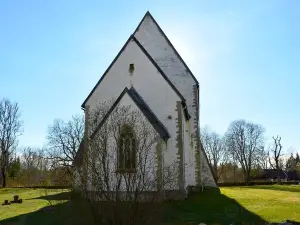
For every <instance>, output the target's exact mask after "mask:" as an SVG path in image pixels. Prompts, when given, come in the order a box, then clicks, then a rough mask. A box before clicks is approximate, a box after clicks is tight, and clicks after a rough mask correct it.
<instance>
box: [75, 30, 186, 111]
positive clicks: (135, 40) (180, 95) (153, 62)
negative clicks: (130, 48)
mask: <svg viewBox="0 0 300 225" xmlns="http://www.w3.org/2000/svg"><path fill="white" fill-rule="evenodd" d="M131 40H132V41H134V42H135V43H136V44H137V45H138V46H139V47H140V49H141V50H142V51H143V53H145V55H146V56H147V57H148V59H149V60H150V61H151V62H152V64H153V65H154V66H155V67H156V68H157V70H158V71H159V72H160V74H161V75H162V76H163V78H164V79H165V80H166V81H167V83H168V84H169V85H170V86H171V87H172V89H173V90H174V91H175V92H176V94H177V95H178V96H179V97H180V99H181V100H182V102H183V103H185V101H186V100H185V98H184V97H183V96H182V94H181V93H180V92H179V91H178V89H177V88H176V87H175V86H174V84H173V83H172V82H171V81H170V80H169V78H168V77H167V76H166V75H165V73H164V72H163V71H162V69H161V68H160V67H159V66H158V65H157V63H156V62H155V61H154V60H153V58H152V57H151V56H150V55H149V53H148V52H147V51H146V50H145V48H144V47H143V46H142V45H141V44H140V43H139V41H138V40H137V39H136V38H135V37H134V36H133V35H131V36H130V37H129V39H128V40H127V41H126V43H125V45H124V46H123V47H122V49H121V50H120V52H119V53H118V55H117V56H116V57H115V59H114V60H113V61H112V63H111V64H110V65H109V67H108V68H107V69H106V71H105V72H104V74H103V75H102V77H101V78H100V80H99V81H98V82H97V84H96V85H95V87H94V88H93V90H92V91H91V92H90V94H89V95H88V97H87V98H86V99H85V100H84V102H83V103H82V105H81V107H82V108H85V104H86V102H87V101H88V100H89V98H90V97H91V95H92V94H93V92H94V91H95V90H96V88H97V87H98V85H99V84H100V83H101V81H102V80H103V78H104V77H105V75H106V74H107V73H108V71H109V70H110V68H111V67H112V66H113V65H114V63H115V62H116V60H117V59H118V58H119V56H120V55H121V53H122V52H123V51H124V50H125V48H126V46H127V45H128V43H129V42H130V41H131Z"/></svg>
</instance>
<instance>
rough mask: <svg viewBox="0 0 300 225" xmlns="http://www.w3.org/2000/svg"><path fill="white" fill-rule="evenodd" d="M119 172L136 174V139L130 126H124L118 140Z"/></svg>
mask: <svg viewBox="0 0 300 225" xmlns="http://www.w3.org/2000/svg"><path fill="white" fill-rule="evenodd" d="M117 157H118V159H117V160H118V171H120V172H134V171H135V168H136V139H135V134H134V130H133V128H132V127H131V126H130V125H127V124H125V125H123V126H122V127H121V130H120V136H119V140H118V156H117Z"/></svg>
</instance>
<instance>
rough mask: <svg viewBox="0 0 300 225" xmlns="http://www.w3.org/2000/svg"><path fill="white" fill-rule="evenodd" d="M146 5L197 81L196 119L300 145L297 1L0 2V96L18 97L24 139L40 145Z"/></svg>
mask: <svg viewBox="0 0 300 225" xmlns="http://www.w3.org/2000/svg"><path fill="white" fill-rule="evenodd" d="M147 10H149V11H150V12H151V14H152V15H153V16H154V18H155V19H156V20H157V22H158V23H159V24H160V26H161V28H162V29H163V30H164V31H165V33H166V35H167V36H168V37H169V39H170V40H171V42H172V43H173V44H174V46H175V47H176V49H177V50H178V52H179V53H180V54H181V56H182V57H183V59H184V60H185V61H186V63H187V64H188V65H189V67H190V69H191V70H192V71H193V73H194V74H195V76H196V77H197V79H198V80H199V82H200V88H201V90H200V104H201V109H200V119H201V121H200V122H201V126H204V125H209V126H210V127H211V128H212V129H214V130H216V131H217V132H219V133H221V134H222V133H223V132H225V131H226V129H227V127H228V125H229V123H230V122H231V121H232V120H235V119H241V118H242V119H246V120H251V121H253V122H255V123H260V124H262V125H263V126H264V127H265V128H266V138H267V139H268V140H269V139H270V138H271V137H272V136H273V135H277V134H278V135H281V136H282V143H283V145H284V147H285V150H286V151H287V152H290V151H296V150H297V151H300V143H299V131H298V129H299V127H300V118H299V114H300V100H299V97H300V88H299V87H298V86H299V84H300V76H299V71H300V56H299V54H300V41H299V40H300V25H299V24H300V13H299V11H300V2H299V1H297V0H290V1H276V0H272V1H271V0H269V1H261V0H259V1H258V0H257V1H199V0H197V1H174V0H173V1H76V0H72V1H67V0H64V1H61V0H52V1H39V0H36V1H9V0H0V98H2V97H7V98H9V99H11V100H12V101H16V102H18V103H19V105H20V108H21V111H22V119H23V121H24V134H23V136H22V137H21V139H20V145H21V146H27V145H30V146H35V147H39V146H42V145H44V144H45V143H46V139H45V137H46V134H47V128H48V126H49V125H51V124H52V122H53V120H54V119H55V118H61V119H64V120H67V119H70V118H71V115H72V114H78V113H82V112H81V108H80V105H81V103H82V102H83V101H84V99H85V98H86V97H87V95H88V94H89V92H90V91H91V90H92V88H93V87H94V85H95V84H96V82H97V81H98V80H99V78H100V77H101V76H102V74H103V72H104V71H105V70H106V68H107V67H108V65H109V64H110V62H111V61H112V60H113V58H114V57H115V55H116V54H117V53H118V51H119V50H120V48H121V47H122V46H123V44H124V43H125V41H126V40H127V38H128V37H129V35H130V34H132V33H133V31H134V29H135V28H136V26H137V25H138V23H139V22H140V20H141V19H142V17H143V16H144V14H145V13H146V11H147Z"/></svg>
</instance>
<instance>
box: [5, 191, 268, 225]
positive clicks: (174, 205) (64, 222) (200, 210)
mask: <svg viewBox="0 0 300 225" xmlns="http://www.w3.org/2000/svg"><path fill="white" fill-rule="evenodd" d="M49 197H50V198H51V199H59V200H64V199H63V198H65V197H66V196H64V195H61V194H57V196H55V195H52V196H49ZM40 198H44V197H40ZM78 205H79V204H78V202H76V201H73V200H71V201H68V202H64V203H61V204H57V205H54V206H47V207H44V208H42V209H40V210H38V211H35V212H32V213H28V214H24V215H21V216H17V217H14V218H11V219H7V220H3V221H1V222H0V224H1V225H12V224H13V225H16V224H18V225H27V224H28V225H35V224H39V225H41V224H42V225H50V224H51V225H56V224H57V225H69V224H70V225H71V224H72V225H79V224H84V225H88V222H87V221H86V220H85V219H84V218H83V216H82V214H80V211H77V210H78ZM83 207H85V206H83ZM163 215H164V222H165V224H181V225H182V224H188V222H194V223H195V224H199V223H201V222H202V223H206V224H266V221H264V220H263V219H262V218H260V217H259V216H258V215H256V214H254V213H252V212H250V211H248V210H247V209H245V208H244V207H243V206H242V205H240V204H238V203H237V202H236V201H235V200H234V199H231V198H228V197H227V196H225V195H222V194H220V193H219V191H216V190H215V189H207V190H205V191H204V192H203V193H200V194H194V195H191V196H189V197H188V198H187V199H186V200H184V201H171V202H166V203H163ZM153 225H155V224H153Z"/></svg>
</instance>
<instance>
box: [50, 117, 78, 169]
mask: <svg viewBox="0 0 300 225" xmlns="http://www.w3.org/2000/svg"><path fill="white" fill-rule="evenodd" d="M83 133H84V118H83V117H82V116H80V115H76V116H73V117H72V119H71V120H70V121H68V122H64V121H62V120H60V119H57V120H55V121H54V122H53V125H52V126H50V127H49V129H48V136H47V139H48V148H47V153H48V158H49V159H51V160H53V163H54V164H55V165H58V166H64V167H66V168H68V170H69V169H70V167H71V165H72V162H73V161H74V157H75V155H76V152H77V150H78V148H79V146H80V143H81V141H82V139H83ZM69 171H70V170H69Z"/></svg>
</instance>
